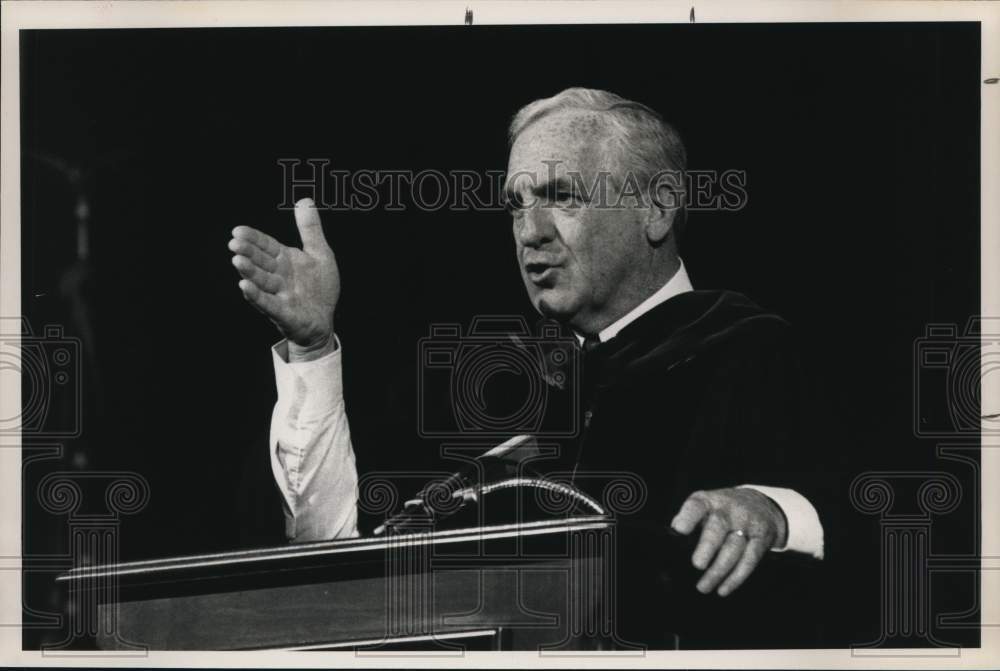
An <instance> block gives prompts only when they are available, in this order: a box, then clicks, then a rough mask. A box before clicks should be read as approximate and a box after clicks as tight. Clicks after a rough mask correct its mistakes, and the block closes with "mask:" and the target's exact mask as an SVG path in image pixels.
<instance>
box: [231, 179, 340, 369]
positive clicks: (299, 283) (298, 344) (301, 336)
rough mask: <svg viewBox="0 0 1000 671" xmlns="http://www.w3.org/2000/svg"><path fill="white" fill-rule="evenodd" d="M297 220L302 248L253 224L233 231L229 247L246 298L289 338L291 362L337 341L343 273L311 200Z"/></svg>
mask: <svg viewBox="0 0 1000 671" xmlns="http://www.w3.org/2000/svg"><path fill="white" fill-rule="evenodd" d="M295 224H296V226H297V227H298V229H299V237H301V239H302V249H297V248H295V247H287V246H285V245H283V244H281V243H280V242H278V241H277V240H275V239H274V238H272V237H271V236H270V235H267V234H266V233H262V232H261V231H258V230H256V229H254V228H251V227H249V226H237V227H236V228H234V229H233V239H232V240H230V241H229V249H230V251H232V252H233V253H234V254H235V256H233V265H234V266H236V270H237V271H239V273H240V275H241V276H242V278H243V279H241V280H240V283H239V287H240V290H241V291H242V292H243V296H244V298H246V299H247V301H249V302H250V304H251V305H253V306H254V307H255V308H257V309H258V310H260V311H261V312H263V313H264V314H265V315H267V317H268V318H269V319H270V320H271V321H272V322H274V325H275V326H277V327H278V330H279V331H280V332H281V334H282V335H284V336H285V338H287V339H288V341H289V345H288V356H289V360H290V361H297V360H298V361H301V360H306V359H310V358H315V357H316V356H318V355H320V354H321V353H323V352H324V351H326V350H327V348H328V345H329V344H330V341H331V340H332V338H331V336H332V334H333V312H334V309H335V308H336V307H337V300H338V299H339V298H340V273H339V271H338V270H337V259H336V258H335V257H334V254H333V250H332V249H330V245H328V244H327V242H326V238H325V237H324V236H323V228H322V226H321V224H320V219H319V213H318V212H317V211H316V206H315V204H314V203H313V201H312V200H311V199H309V198H303V199H302V200H300V201H298V202H297V203H296V204H295Z"/></svg>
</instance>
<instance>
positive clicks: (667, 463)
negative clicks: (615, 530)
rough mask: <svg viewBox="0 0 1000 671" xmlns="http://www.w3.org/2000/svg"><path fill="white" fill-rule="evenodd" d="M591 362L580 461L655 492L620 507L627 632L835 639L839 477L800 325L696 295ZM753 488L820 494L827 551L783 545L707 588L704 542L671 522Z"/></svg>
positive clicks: (588, 358) (660, 638) (738, 639)
mask: <svg viewBox="0 0 1000 671" xmlns="http://www.w3.org/2000/svg"><path fill="white" fill-rule="evenodd" d="M582 367H583V381H582V388H581V389H582V394H581V397H582V403H581V412H582V417H583V421H584V424H585V428H584V430H583V432H582V434H581V436H580V438H579V439H578V440H577V441H576V442H575V443H571V444H570V446H569V450H568V451H567V452H568V453H567V455H566V456H567V457H568V458H569V459H570V461H572V462H575V468H576V472H577V474H578V475H577V481H578V484H579V485H580V486H581V487H582V488H586V487H587V486H588V481H590V482H593V483H594V485H596V486H599V484H598V483H600V482H601V481H602V480H603V481H607V480H608V479H609V477H610V476H609V475H608V474H612V473H615V472H624V473H626V474H631V477H626V478H625V480H627V481H628V482H632V483H635V482H641V485H640V487H641V488H642V491H641V492H637V493H636V495H635V496H636V497H638V499H644V503H643V504H642V505H641V506H638V507H637V505H636V501H631V502H629V503H627V504H625V505H624V506H619V507H620V508H623V511H622V512H620V513H618V514H617V515H616V517H618V519H619V522H620V524H619V531H620V533H619V536H620V541H619V553H618V554H619V557H618V568H619V570H618V574H619V576H620V582H619V589H618V590H617V591H618V604H617V610H618V615H617V618H616V619H617V623H618V626H617V629H618V635H619V636H620V637H621V638H623V639H626V640H631V641H633V642H639V643H643V644H645V645H649V646H652V647H657V648H661V647H669V646H670V645H671V643H672V642H674V641H675V640H677V639H676V638H675V637H674V636H673V635H672V634H676V635H677V637H678V638H679V642H680V646H681V647H684V648H702V647H709V648H733V647H754V648H763V647H790V646H803V647H812V646H816V645H820V644H822V643H823V641H824V640H825V638H824V636H825V635H826V634H827V633H828V629H829V627H828V626H827V623H825V622H824V621H823V606H822V604H823V603H824V602H825V600H827V599H829V598H830V596H829V594H827V593H825V591H824V588H825V587H826V586H828V584H829V582H828V581H829V573H828V570H827V569H828V567H829V563H830V559H831V555H832V556H835V554H836V548H835V547H830V545H831V543H830V541H831V540H833V536H835V528H836V527H837V521H836V515H835V514H834V508H835V505H833V504H832V502H833V501H835V495H836V485H835V484H834V482H833V481H832V480H831V478H830V476H829V472H828V471H827V470H826V468H825V467H824V461H825V453H826V451H827V450H828V449H829V448H827V447H826V446H825V445H823V444H822V442H821V441H820V440H818V436H817V434H818V433H820V432H818V431H816V430H810V429H811V428H813V429H814V428H816V427H818V424H813V422H814V421H815V420H814V419H813V418H811V415H812V411H813V410H814V409H815V408H814V406H812V405H811V402H810V400H809V397H808V395H807V394H806V393H805V389H806V386H805V385H804V384H803V377H802V371H801V369H800V366H799V357H798V355H797V346H796V343H795V342H794V339H793V335H792V330H791V328H790V326H789V324H788V323H787V322H785V321H784V320H783V319H781V318H780V317H778V316H776V315H774V314H770V313H768V312H766V311H764V310H762V309H761V308H760V307H759V306H757V305H755V304H754V303H753V302H752V301H750V300H749V299H748V298H746V297H745V296H742V295H740V294H737V293H733V292H727V291H694V292H689V293H684V294H681V295H678V296H675V297H673V298H671V299H669V300H668V301H666V302H664V303H662V304H660V305H659V306H657V307H655V308H653V309H652V310H651V311H649V312H648V313H646V314H645V315H643V316H642V317H640V318H639V319H638V320H636V321H635V322H633V323H631V324H629V325H628V326H627V327H625V328H624V329H623V330H622V331H621V332H619V334H618V335H617V336H616V337H615V338H613V339H611V340H609V341H608V342H606V343H603V344H601V345H600V346H599V347H597V348H596V349H594V350H592V351H590V352H588V353H587V354H585V355H584V360H583V366H582ZM588 473H592V474H595V475H593V476H590V477H588ZM742 484H757V485H771V486H777V487H787V488H791V489H794V490H796V491H798V492H799V493H800V494H802V495H804V496H805V497H806V498H807V499H809V500H810V502H812V503H813V505H814V506H815V507H816V508H817V510H818V512H819V515H820V519H821V522H822V523H823V525H824V527H825V529H826V530H827V534H826V535H827V559H826V560H824V561H823V562H819V561H816V560H809V559H805V558H803V557H802V556H801V555H800V556H793V555H778V554H775V553H771V554H770V555H769V556H768V557H766V558H765V561H764V562H763V564H762V566H761V568H760V569H759V570H758V571H757V573H756V574H755V575H753V576H751V577H750V579H749V580H748V582H747V583H746V584H745V585H744V586H743V587H742V588H741V589H740V590H738V591H737V592H736V593H734V594H733V595H731V596H729V597H726V598H722V597H719V596H717V595H714V594H713V595H701V594H699V593H698V592H697V591H696V590H695V589H694V585H695V583H696V582H697V579H698V577H699V575H700V574H699V572H697V571H695V570H694V569H693V568H692V567H691V565H690V555H691V552H692V551H693V547H694V540H695V539H694V538H691V539H682V538H679V537H676V536H672V535H671V534H670V533H669V532H668V527H669V523H670V521H671V519H672V518H673V516H674V515H675V514H676V513H677V511H678V510H679V509H680V507H681V504H682V503H683V501H684V499H685V498H686V497H687V496H688V495H690V494H691V493H692V492H694V491H697V490H707V489H717V488H723V487H734V486H738V485H742ZM592 493H593V494H594V495H595V496H596V495H597V492H592ZM612 507H613V506H612ZM696 535H697V532H696V533H695V536H696Z"/></svg>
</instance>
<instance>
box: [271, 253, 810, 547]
mask: <svg viewBox="0 0 1000 671" xmlns="http://www.w3.org/2000/svg"><path fill="white" fill-rule="evenodd" d="M692 289H693V288H692V286H691V281H690V280H689V279H688V275H687V271H686V270H685V268H684V264H683V263H681V266H680V268H679V269H678V271H677V272H676V273H674V276H673V277H671V278H670V280H669V281H668V282H667V283H666V284H664V285H663V286H662V287H661V288H660V289H659V290H658V291H657V292H656V293H654V294H653V295H651V296H650V297H649V298H647V299H646V300H644V301H643V302H642V303H640V304H639V305H637V306H636V307H635V308H634V309H633V310H631V311H630V312H629V313H628V314H626V315H625V316H623V317H622V318H621V319H619V320H618V321H616V322H615V323H614V324H611V325H610V326H608V327H607V328H605V329H604V330H602V331H601V332H600V333H599V334H598V337H599V338H600V340H601V342H606V341H608V340H610V339H611V338H614V337H615V336H616V335H618V332H619V331H621V330H622V329H623V328H625V327H626V326H627V325H629V324H630V323H632V322H633V321H635V320H636V319H638V318H639V317H641V316H642V315H643V314H645V313H646V312H648V311H649V310H651V309H653V308H654V307H656V306H657V305H659V304H660V303H662V302H664V301H666V300H668V299H670V298H672V297H674V296H676V295H678V294H681V293H684V292H687V291H692ZM579 337H580V339H581V340H582V336H579ZM342 356H343V349H342V348H341V347H340V345H339V342H338V343H337V349H336V350H335V351H333V352H331V353H329V354H327V355H325V356H323V357H321V358H319V359H315V360H313V361H305V362H298V363H288V347H287V343H286V341H281V342H280V343H278V344H277V345H275V346H274V347H273V348H272V358H273V359H274V374H275V379H276V382H277V387H278V402H277V403H276V404H275V406H274V413H273V415H272V417H271V436H270V450H271V469H272V471H273V472H274V477H275V480H277V483H278V488H279V489H280V490H281V493H282V495H283V498H284V512H285V532H286V535H287V536H288V538H289V539H290V540H292V541H293V542H306V541H315V540H329V539H332V538H349V537H352V536H357V535H358V526H357V519H358V514H357V500H358V492H357V482H358V476H357V469H356V467H355V465H354V450H353V448H352V447H351V432H350V428H349V427H348V424H347V414H346V410H345V407H344V391H343V380H342V372H341V357H342ZM741 486H743V487H749V488H751V489H755V490H757V491H759V492H761V493H762V494H764V495H766V496H768V497H769V498H771V500H773V501H774V502H775V503H776V504H777V505H778V507H779V508H781V510H782V512H783V513H784V514H785V517H786V519H787V520H788V540H787V542H786V544H785V546H784V547H783V548H775V551H778V552H782V551H785V550H793V551H796V552H803V553H806V554H809V555H812V556H814V557H816V558H819V559H821V558H822V557H823V526H822V525H821V524H820V521H819V516H818V515H817V514H816V509H815V508H814V507H813V505H812V504H811V503H809V501H808V500H807V499H806V498H805V497H804V496H802V495H801V494H799V493H798V492H796V491H794V490H791V489H785V488H781V487H764V486H759V485H741Z"/></svg>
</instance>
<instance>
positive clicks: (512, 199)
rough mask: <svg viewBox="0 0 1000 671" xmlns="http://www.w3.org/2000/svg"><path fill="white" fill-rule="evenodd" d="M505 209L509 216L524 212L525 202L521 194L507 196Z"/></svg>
mask: <svg viewBox="0 0 1000 671" xmlns="http://www.w3.org/2000/svg"><path fill="white" fill-rule="evenodd" d="M504 209H506V210H507V212H508V213H509V214H516V213H517V212H520V211H521V210H523V209H524V200H523V199H522V198H521V194H519V193H511V194H507V198H505V199H504Z"/></svg>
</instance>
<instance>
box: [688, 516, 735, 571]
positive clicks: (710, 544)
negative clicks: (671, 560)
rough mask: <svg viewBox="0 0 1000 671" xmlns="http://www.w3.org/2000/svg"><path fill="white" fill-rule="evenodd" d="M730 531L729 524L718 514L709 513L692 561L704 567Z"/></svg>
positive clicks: (697, 566)
mask: <svg viewBox="0 0 1000 671" xmlns="http://www.w3.org/2000/svg"><path fill="white" fill-rule="evenodd" d="M728 533H729V525H728V524H727V523H726V522H725V521H724V520H723V519H722V518H721V517H719V516H718V515H709V516H708V519H707V520H706V521H705V524H704V526H703V527H702V530H701V538H699V539H698V547H696V548H695V549H694V554H693V555H691V563H692V564H694V565H695V567H696V568H698V569H704V568H705V567H707V566H708V563H709V562H710V561H712V557H714V556H715V553H716V552H718V551H719V547H720V546H721V545H722V542H723V541H724V540H726V535H727V534H728Z"/></svg>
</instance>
